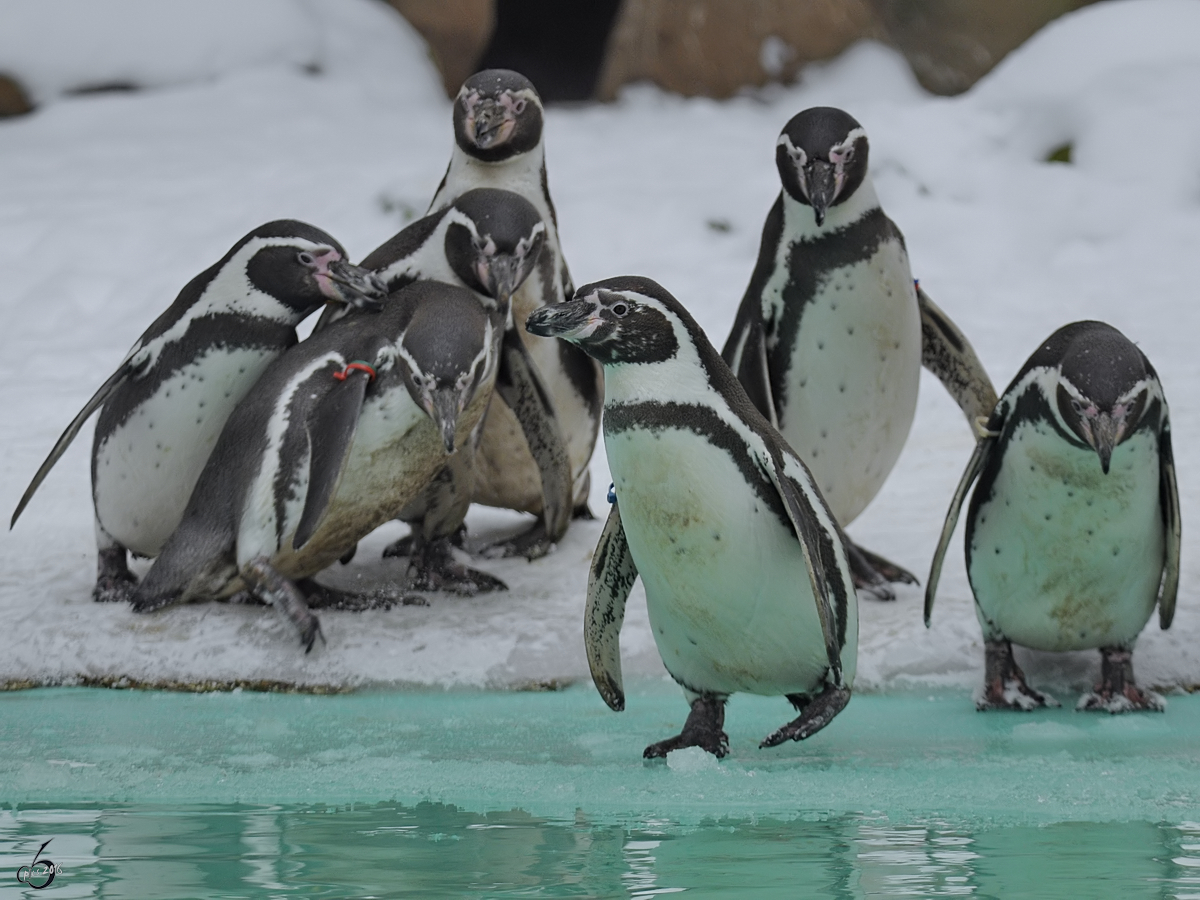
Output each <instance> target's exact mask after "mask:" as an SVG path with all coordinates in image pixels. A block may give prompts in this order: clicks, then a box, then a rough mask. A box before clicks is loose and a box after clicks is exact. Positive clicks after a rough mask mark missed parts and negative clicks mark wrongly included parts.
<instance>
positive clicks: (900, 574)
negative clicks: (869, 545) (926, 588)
mask: <svg viewBox="0 0 1200 900" xmlns="http://www.w3.org/2000/svg"><path fill="white" fill-rule="evenodd" d="M846 551H847V556H848V557H849V560H850V575H851V577H853V579H854V587H855V588H856V589H857V590H858V591H859V592H860V593H865V594H867V595H868V596H871V597H874V598H875V599H876V600H882V601H884V602H890V601H892V600H895V599H896V592H895V591H894V590H892V588H891V587H890V586H889V584H888V582H895V583H899V584H920V582H919V581H917V576H916V575H914V574H913V573H912V572H910V571H908V570H907V569H905V568H903V567H902V566H898V565H896V564H895V563H894V562H890V561H888V560H886V559H884V558H883V557H882V556H879V555H877V554H875V553H872V552H871V551H870V550H867V549H865V548H863V547H860V546H858V544H856V543H854V542H853V541H851V540H850V539H849V538H847V540H846Z"/></svg>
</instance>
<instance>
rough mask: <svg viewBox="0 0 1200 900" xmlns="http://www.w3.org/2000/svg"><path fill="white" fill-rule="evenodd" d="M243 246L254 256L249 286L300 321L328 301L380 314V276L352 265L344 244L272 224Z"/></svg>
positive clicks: (296, 226)
mask: <svg viewBox="0 0 1200 900" xmlns="http://www.w3.org/2000/svg"><path fill="white" fill-rule="evenodd" d="M239 246H245V247H247V248H248V249H249V250H250V251H251V252H252V255H251V256H250V257H249V259H247V260H246V278H247V279H248V280H249V282H250V284H251V285H252V286H253V287H254V288H255V289H257V290H259V291H262V292H263V293H265V294H268V295H269V296H271V297H274V298H275V299H276V300H278V301H279V302H280V303H282V304H283V305H284V306H286V307H288V308H289V309H292V310H293V311H295V312H296V314H298V315H299V316H300V317H301V318H303V317H304V316H307V315H308V314H309V313H311V312H313V311H314V310H316V309H317V308H318V307H320V306H321V305H322V304H325V303H329V304H337V305H339V306H353V307H355V308H357V309H372V310H378V309H380V308H381V307H380V301H381V300H382V299H383V298H384V297H386V296H387V288H386V286H385V285H384V283H383V281H382V280H381V279H380V278H379V277H378V276H377V275H375V274H374V273H373V272H371V271H370V270H368V269H364V268H361V267H360V266H355V265H351V264H350V263H349V261H347V259H346V251H345V249H343V247H342V245H341V244H339V243H338V242H337V241H335V240H334V239H333V238H332V237H330V236H329V235H328V234H326V233H325V232H324V231H321V229H319V228H314V227H313V226H312V225H307V224H305V223H304V222H297V221H294V220H290V219H284V220H279V221H276V222H268V223H267V224H266V225H263V226H261V227H259V228H256V229H255V230H254V231H252V232H251V233H250V234H248V235H246V237H245V238H243V239H242V241H241V242H240V244H239Z"/></svg>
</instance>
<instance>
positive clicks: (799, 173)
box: [721, 107, 996, 600]
mask: <svg viewBox="0 0 1200 900" xmlns="http://www.w3.org/2000/svg"><path fill="white" fill-rule="evenodd" d="M867 153H868V144H867V135H866V133H865V132H864V131H863V129H862V126H860V125H859V124H858V122H856V121H855V120H854V119H853V118H851V117H850V116H849V115H847V114H846V113H845V112H842V111H841V110H840V109H832V108H829V107H816V108H813V109H807V110H805V111H804V112H801V113H799V114H798V115H796V116H795V117H794V118H793V119H792V120H791V121H790V122H788V123H787V125H786V126H785V127H784V129H783V132H782V133H781V134H780V135H779V140H778V142H777V144H776V149H775V162H776V165H777V167H778V169H779V175H780V178H781V179H782V181H783V190H782V191H781V193H780V195H779V198H778V199H777V200H776V201H775V205H774V206H773V207H772V208H771V211H770V213H769V214H768V215H767V221H766V224H765V225H764V226H763V236H762V245H761V248H760V249H759V255H758V262H757V263H756V264H755V267H754V274H753V275H752V276H751V278H750V286H749V287H748V288H747V289H746V294H745V296H744V297H743V299H742V303H741V306H740V307H739V308H738V312H737V318H736V320H735V321H734V325H733V330H732V332H731V333H730V335H729V339H728V341H726V343H725V348H724V350H723V351H722V353H721V355H722V357H723V358H724V359H725V361H726V362H727V363H728V364H729V367H730V368H731V369H733V371H734V372H735V373H736V374H737V376H738V379H739V380H740V381H741V382H742V385H743V386H744V387H745V388H746V392H747V393H748V394H749V395H750V399H751V400H752V401H753V402H754V405H755V406H757V407H758V409H759V411H760V412H762V414H763V415H764V416H766V417H767V419H768V420H769V421H770V422H771V423H772V424H774V425H776V426H777V427H778V428H779V431H780V432H781V433H782V434H783V436H784V437H785V438H786V439H787V441H788V443H790V444H791V445H792V446H793V447H795V449H796V452H798V453H799V454H800V455H801V456H802V457H803V459H804V461H805V462H806V463H807V464H808V466H809V469H810V470H811V471H812V473H813V477H814V478H815V479H816V481H817V484H818V486H819V487H820V488H821V493H822V494H823V495H824V496H825V500H826V501H827V502H828V503H829V507H830V509H832V510H833V512H834V515H835V516H837V520H838V522H839V523H840V524H841V525H843V526H845V525H849V524H850V522H852V521H853V520H854V518H855V517H856V516H858V514H859V513H861V512H862V511H863V509H865V508H866V506H867V504H868V503H870V502H871V499H872V498H873V497H874V496H875V494H876V493H878V491H879V489H880V488H881V487H882V486H883V482H884V481H885V480H886V478H887V476H888V473H889V472H891V470H892V467H893V466H894V465H895V464H896V460H897V459H898V458H899V456H900V451H901V450H902V449H903V447H904V441H905V439H906V438H907V437H908V431H909V428H911V426H912V422H913V417H914V416H915V414H916V408H917V387H918V384H919V381H920V370H921V366H922V364H924V366H925V367H926V368H927V369H929V370H930V371H931V372H933V374H934V375H936V376H937V377H938V378H939V379H940V380H941V381H942V383H943V384H944V385H945V386H946V389H947V390H948V391H949V392H950V394H951V396H953V397H954V399H955V400H956V401H957V402H958V404H959V406H960V407H961V408H962V410H963V412H964V413H965V414H966V416H967V419H968V420H969V421H970V422H971V423H975V422H976V421H977V420H978V419H979V418H980V417H986V416H987V415H988V414H989V413H990V412H991V410H992V407H993V406H995V403H996V392H995V390H994V389H993V387H992V384H991V381H990V380H989V379H988V376H987V373H986V372H985V371H984V369H983V366H982V365H981V364H980V363H979V360H978V358H977V357H976V356H975V352H974V350H973V349H972V348H971V345H970V344H969V343H968V342H967V339H966V338H965V337H964V336H963V335H962V333H961V332H960V331H959V330H958V329H957V328H956V327H955V326H954V324H953V323H952V322H951V321H950V320H949V319H948V318H946V315H945V313H943V312H942V311H941V310H940V309H938V308H937V307H936V306H935V305H934V304H933V302H932V301H931V300H930V299H929V297H928V296H927V295H926V294H925V292H924V291H922V290H920V289H919V288H918V287H916V285H915V283H914V282H913V278H912V273H911V271H910V269H909V265H908V254H907V252H906V250H905V246H904V238H903V236H902V235H901V234H900V230H899V229H898V228H897V227H896V226H895V224H894V223H893V222H892V220H891V219H889V218H888V217H887V216H886V215H884V213H883V210H882V209H881V208H880V206H879V199H878V198H877V197H876V195H875V188H874V186H873V185H872V183H871V177H870V174H869V173H868V171H867ZM850 552H851V560H852V562H853V563H854V574H855V581H856V583H857V584H859V586H860V587H867V588H869V589H870V590H871V592H872V593H873V594H875V595H876V596H877V597H879V598H880V599H887V600H890V599H893V598H894V596H895V595H894V593H893V592H892V590H891V588H889V587H888V586H887V585H886V583H885V582H886V581H903V582H909V583H914V582H915V581H916V579H915V578H913V576H912V575H911V574H910V573H908V572H906V571H905V570H904V569H902V568H900V567H899V566H897V565H895V564H893V563H890V562H888V561H887V560H885V559H882V558H881V557H878V556H876V555H874V554H872V553H868V552H867V551H866V550H864V549H863V548H861V547H856V546H854V545H853V544H851V546H850Z"/></svg>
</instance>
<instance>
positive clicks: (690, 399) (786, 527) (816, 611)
mask: <svg viewBox="0 0 1200 900" xmlns="http://www.w3.org/2000/svg"><path fill="white" fill-rule="evenodd" d="M527 327H528V328H529V329H530V330H531V331H533V332H535V333H536V334H541V335H545V336H547V337H559V338H562V339H563V340H568V341H572V342H574V343H576V344H578V345H579V346H580V347H582V348H583V349H584V350H585V351H586V352H587V353H588V354H590V355H591V356H592V357H594V358H595V359H597V360H599V361H600V362H601V363H603V364H604V369H605V383H606V391H607V395H606V397H605V401H604V445H605V448H606V450H607V453H608V462H609V467H610V468H611V470H612V474H613V479H614V483H615V492H616V502H615V503H614V504H613V506H612V511H611V513H610V514H609V517H608V522H607V523H606V524H605V527H604V532H603V534H602V535H601V538H600V543H599V545H598V546H597V547H596V552H595V553H594V554H593V557H592V569H591V573H590V578H589V581H588V599H587V609H586V612H585V613H584V636H585V643H586V645H587V654H588V663H589V665H590V666H591V670H592V679H593V681H594V682H595V684H596V687H597V689H598V690H599V692H600V695H601V696H602V697H603V698H604V700H605V702H606V703H608V705H609V706H610V707H612V708H613V709H614V710H621V709H624V707H625V695H624V690H623V688H622V683H621V658H620V648H619V644H618V640H619V635H620V629H621V623H622V620H623V618H624V615H625V601H626V598H627V597H628V595H629V591H630V589H631V588H632V587H633V582H634V581H635V580H636V579H637V578H638V576H639V575H640V576H641V578H642V582H643V583H644V584H645V587H646V606H647V609H648V610H649V613H650V625H651V627H652V629H653V632H654V640H655V642H656V643H657V645H658V650H659V653H660V654H661V656H662V659H663V663H664V665H666V667H667V671H668V672H670V673H671V676H672V677H673V678H674V679H675V680H676V681H677V682H679V684H680V685H681V686H682V687H683V689H684V693H685V695H686V697H687V698H688V700H689V702H690V703H691V713H690V715H689V716H688V718H687V722H686V724H685V725H684V728H683V732H682V734H680V735H678V736H676V737H673V738H670V739H668V740H665V741H661V742H659V743H656V744H651V745H650V746H649V747H647V748H646V751H645V756H646V757H647V758H653V757H661V756H665V755H666V754H667V753H668V752H670V751H671V750H677V749H680V748H682V747H689V746H699V747H703V748H704V749H705V750H707V751H709V752H710V753H713V754H714V755H716V756H718V757H720V756H724V755H725V753H726V752H727V750H728V738H727V737H726V736H725V734H724V732H723V731H722V726H723V723H724V717H725V713H724V706H725V701H726V699H727V698H728V697H729V695H730V694H732V693H734V692H735V691H747V692H750V693H755V694H767V695H771V694H783V695H785V696H786V697H787V698H788V700H790V701H791V702H792V704H793V705H794V706H795V707H796V708H797V709H799V710H800V711H801V712H800V716H799V717H798V718H797V719H795V720H794V721H793V722H791V723H789V724H787V725H785V726H783V727H782V728H780V729H779V730H778V731H776V732H774V733H773V734H771V735H770V736H768V737H767V738H766V740H764V741H763V744H762V745H763V746H775V745H776V744H780V743H782V742H783V741H786V740H801V739H803V738H806V737H808V736H809V735H811V734H814V733H815V732H816V731H818V730H820V729H821V728H823V727H824V726H825V725H827V724H829V722H830V721H831V720H832V719H833V717H834V716H835V715H837V713H838V712H839V711H840V710H841V709H842V708H843V707H844V706H845V705H846V703H847V702H848V701H849V699H850V689H851V685H852V684H853V681H854V670H855V661H856V657H857V646H858V607H857V599H856V596H855V592H854V585H853V581H852V577H851V574H850V568H849V561H848V558H847V555H846V549H845V546H844V544H843V536H842V534H841V531H840V529H839V527H838V524H837V521H836V520H835V519H834V518H833V516H832V514H831V513H830V511H829V508H828V507H827V506H826V505H825V502H824V501H823V500H822V499H821V494H820V491H819V490H818V489H817V487H816V483H815V481H814V479H813V478H812V477H811V476H810V475H809V472H808V470H807V469H806V468H805V466H804V463H802V462H801V461H800V459H799V458H798V457H797V456H796V454H795V453H794V452H793V451H792V450H791V448H790V447H789V446H788V444H787V443H786V442H785V441H784V439H783V438H782V437H781V436H780V434H779V432H778V431H776V430H775V429H774V428H773V427H772V426H771V425H770V423H769V422H767V421H766V419H764V418H763V416H762V415H761V414H760V413H759V412H758V410H756V409H755V408H754V406H753V405H752V404H751V403H750V401H749V399H748V398H747V396H746V393H745V391H744V390H743V389H742V387H741V385H740V384H738V382H737V380H736V379H735V378H734V376H733V373H732V372H730V370H729V368H728V367H727V366H726V365H725V364H724V363H723V362H722V361H721V358H720V357H719V356H718V355H717V352H716V350H714V349H713V347H712V345H711V344H709V343H708V339H707V338H706V337H705V336H704V333H703V332H702V331H701V330H700V328H699V326H698V325H697V324H696V323H695V321H694V320H693V319H692V317H691V316H690V315H689V314H688V313H687V311H686V310H685V309H684V308H683V306H682V305H681V304H680V303H679V301H677V300H676V299H675V298H674V297H672V296H671V295H670V294H668V293H667V292H666V291H665V290H663V289H662V288H661V287H660V286H659V285H657V284H655V283H654V282H653V281H650V280H649V279H645V278H631V277H630V278H613V279H609V280H607V281H601V282H597V283H596V284H591V285H587V286H585V287H582V288H580V289H579V291H578V293H577V294H576V295H575V299H574V300H572V301H570V302H569V303H564V304H561V305H558V306H552V307H547V308H546V309H543V310H539V311H538V312H535V313H534V314H533V315H532V316H531V317H530V318H529V322H528V325H527Z"/></svg>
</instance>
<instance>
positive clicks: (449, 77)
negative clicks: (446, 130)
mask: <svg viewBox="0 0 1200 900" xmlns="http://www.w3.org/2000/svg"><path fill="white" fill-rule="evenodd" d="M388 2H390V3H391V5H392V6H393V7H395V9H396V10H397V11H398V12H399V13H400V15H402V16H404V18H406V19H407V20H408V22H409V24H410V25H412V26H413V28H415V29H416V30H417V31H418V32H420V34H421V37H423V38H425V42H426V43H427V44H429V50H430V53H431V54H432V55H433V61H434V63H435V64H436V65H437V67H438V71H439V72H440V73H441V75H442V84H443V85H444V86H445V88H446V95H447V96H449V97H453V96H455V95H456V94H457V93H458V89H459V88H460V87H462V83H463V82H464V81H466V80H467V78H469V77H470V76H471V75H472V74H474V72H475V65H476V63H478V62H479V58H480V57H481V56H483V51H484V49H486V47H487V44H488V41H489V40H490V39H491V37H492V31H493V30H494V29H495V27H496V14H495V10H494V8H493V2H492V0H388Z"/></svg>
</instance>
